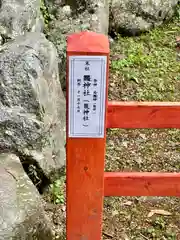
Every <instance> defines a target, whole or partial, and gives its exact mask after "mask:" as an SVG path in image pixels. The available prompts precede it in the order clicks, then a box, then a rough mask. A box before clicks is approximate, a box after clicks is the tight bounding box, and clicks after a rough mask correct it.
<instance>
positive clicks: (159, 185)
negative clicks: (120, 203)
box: [104, 172, 180, 197]
mask: <svg viewBox="0 0 180 240" xmlns="http://www.w3.org/2000/svg"><path fill="white" fill-rule="evenodd" d="M104 195H105V196H176V197H179V196H180V173H160V172H157V173H156V172H106V173H105V175H104Z"/></svg>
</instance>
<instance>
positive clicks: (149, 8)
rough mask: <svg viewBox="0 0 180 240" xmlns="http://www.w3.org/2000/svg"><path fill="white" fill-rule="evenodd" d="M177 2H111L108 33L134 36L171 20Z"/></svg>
mask: <svg viewBox="0 0 180 240" xmlns="http://www.w3.org/2000/svg"><path fill="white" fill-rule="evenodd" d="M177 3H178V0H111V4H110V5H111V7H110V31H111V32H120V33H125V34H130V35H136V34H139V33H141V32H143V31H147V30H149V29H151V28H153V27H155V26H159V25H161V24H162V23H163V22H164V21H166V20H169V19H170V18H172V16H173V14H174V10H175V7H176V6H177Z"/></svg>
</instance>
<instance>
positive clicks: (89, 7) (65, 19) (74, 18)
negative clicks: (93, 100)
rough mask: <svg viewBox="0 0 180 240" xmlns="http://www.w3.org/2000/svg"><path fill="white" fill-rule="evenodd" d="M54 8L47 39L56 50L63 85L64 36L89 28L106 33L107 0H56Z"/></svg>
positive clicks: (52, 7) (107, 23)
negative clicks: (53, 17) (54, 17)
mask: <svg viewBox="0 0 180 240" xmlns="http://www.w3.org/2000/svg"><path fill="white" fill-rule="evenodd" d="M54 9H55V10H56V19H55V21H53V22H52V24H51V26H50V33H49V38H48V39H49V40H50V41H52V42H53V43H54V44H55V46H56V47H57V50H58V55H59V67H60V71H61V77H60V81H61V84H62V88H64V87H65V74H62V69H64V70H63V72H64V73H65V66H66V65H65V51H66V36H67V34H70V33H73V32H79V31H84V30H91V31H95V32H99V33H104V34H106V35H107V34H108V25H109V0H67V1H64V5H63V3H62V1H59V0H56V1H55V3H53V5H52V6H51V11H52V12H53V11H54Z"/></svg>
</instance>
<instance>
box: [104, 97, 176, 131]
mask: <svg viewBox="0 0 180 240" xmlns="http://www.w3.org/2000/svg"><path fill="white" fill-rule="evenodd" d="M107 128H180V103H179V102H117V101H110V102H108V114H107Z"/></svg>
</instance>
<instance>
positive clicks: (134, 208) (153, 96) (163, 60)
mask: <svg viewBox="0 0 180 240" xmlns="http://www.w3.org/2000/svg"><path fill="white" fill-rule="evenodd" d="M178 35H179V36H180V19H178V18H177V17H176V19H175V20H174V21H173V22H171V23H168V24H166V25H165V26H163V27H160V28H157V29H155V30H152V31H151V32H150V33H146V34H143V35H141V36H140V37H128V38H122V37H119V38H118V40H117V41H115V43H114V46H112V49H111V74H110V83H109V99H110V100H112V99H114V100H123V101H124V100H127V101H128V100H142V101H145V100H147V101H152V100H156V101H180V62H178V61H177V53H176V49H175V37H176V36H178ZM106 171H171V172H175V171H180V131H179V130H173V129H170V130H150V129H149V130H120V129H113V130H108V134H107V153H106ZM59 186H61V188H59ZM59 189H61V191H60V192H59ZM63 193H64V187H63V184H62V180H61V181H56V183H54V185H52V196H51V197H50V199H49V201H53V203H54V204H52V205H50V207H49V209H48V205H47V209H46V211H47V212H48V214H49V215H50V217H51V218H52V221H53V222H54V226H55V230H56V232H57V235H60V234H61V233H62V231H63V228H64V224H65V222H62V219H64V215H65V203H64V197H63ZM55 203H59V204H57V205H55ZM51 208H52V209H51ZM152 210H156V212H157V210H158V211H159V212H158V213H159V214H157V213H154V214H153V212H152ZM56 239H59V240H60V239H65V237H59V238H58V236H57V238H56ZM108 239H112V240H146V239H160V240H173V239H174V240H175V239H176V240H180V200H179V199H178V198H157V197H136V198H135V197H134V198H130V197H129V198H127V197H123V198H115V197H109V198H105V201H104V222H103V240H108Z"/></svg>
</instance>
